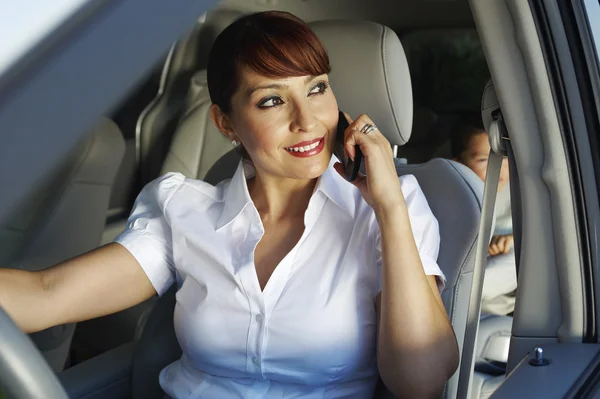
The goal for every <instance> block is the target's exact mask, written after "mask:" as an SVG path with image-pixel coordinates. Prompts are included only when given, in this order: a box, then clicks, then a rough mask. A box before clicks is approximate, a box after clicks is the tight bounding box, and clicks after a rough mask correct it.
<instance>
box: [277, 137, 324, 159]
mask: <svg viewBox="0 0 600 399" xmlns="http://www.w3.org/2000/svg"><path fill="white" fill-rule="evenodd" d="M324 143H325V140H324V138H323V137H321V138H318V139H314V140H310V141H303V142H301V143H298V144H296V145H294V146H293V147H286V148H285V150H286V151H287V152H288V153H289V154H291V155H293V156H295V157H300V158H306V157H312V156H314V155H317V154H318V153H320V152H321V151H322V150H323V147H325V146H324Z"/></svg>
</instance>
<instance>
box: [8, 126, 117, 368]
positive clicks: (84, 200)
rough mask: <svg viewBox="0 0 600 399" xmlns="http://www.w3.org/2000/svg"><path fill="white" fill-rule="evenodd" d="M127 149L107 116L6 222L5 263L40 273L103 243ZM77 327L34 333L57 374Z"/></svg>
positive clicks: (60, 327)
mask: <svg viewBox="0 0 600 399" xmlns="http://www.w3.org/2000/svg"><path fill="white" fill-rule="evenodd" d="M124 151H125V143H124V140H123V137H122V135H121V132H120V130H119V128H118V127H117V125H115V124H114V123H113V122H112V121H110V120H108V119H106V118H103V119H101V120H100V121H99V122H98V123H97V124H96V125H95V126H94V127H93V128H92V129H91V131H90V132H89V134H88V135H87V138H86V139H85V140H84V141H83V142H81V143H79V144H78V145H77V146H76V148H74V149H73V150H72V151H71V152H70V153H69V154H68V155H67V156H66V157H65V158H64V159H63V160H62V162H61V163H60V164H59V165H57V166H56V167H55V168H54V169H53V170H52V171H50V172H49V173H48V174H47V176H45V178H44V180H43V181H40V182H39V183H38V184H37V185H36V187H35V190H34V191H33V192H31V193H30V194H29V195H28V196H27V197H26V198H25V199H24V200H23V201H22V202H21V203H20V204H19V205H18V206H17V207H16V208H15V209H14V210H13V211H12V212H11V214H10V215H11V216H10V218H9V219H8V220H3V221H2V223H1V224H0V243H1V244H0V265H2V267H9V268H16V269H22V270H40V269H43V268H46V267H48V266H51V265H53V264H56V263H59V262H62V261H64V260H66V259H69V258H71V257H74V256H77V255H80V254H82V253H84V252H87V251H90V250H92V249H94V248H96V247H97V246H98V245H100V241H101V237H102V231H103V230H104V224H105V217H106V211H107V209H108V203H109V198H110V191H111V187H112V184H113V182H114V179H115V177H116V173H117V170H118V168H119V165H120V163H121V161H122V158H123V154H124ZM73 331H74V325H66V326H57V327H54V328H51V329H48V330H45V331H41V332H38V333H35V334H32V338H33V340H34V341H35V343H36V344H37V346H38V348H39V349H40V350H41V351H42V353H43V354H44V355H45V357H46V359H47V360H48V362H49V363H50V365H51V366H52V367H53V368H54V369H55V370H57V371H58V370H61V369H62V368H63V366H64V365H65V361H66V359H67V355H68V352H69V348H70V344H71V339H72V336H73Z"/></svg>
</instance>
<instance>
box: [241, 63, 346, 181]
mask: <svg viewBox="0 0 600 399" xmlns="http://www.w3.org/2000/svg"><path fill="white" fill-rule="evenodd" d="M231 105H232V112H231V114H230V125H231V129H232V133H233V135H234V136H235V137H234V139H237V140H239V141H241V143H242V144H243V145H244V148H245V149H246V151H247V152H248V154H249V155H250V158H251V159H252V163H253V164H254V167H255V168H256V171H257V173H259V174H261V176H267V175H269V176H273V177H283V178H293V179H313V178H316V177H319V176H320V175H321V174H322V173H323V172H324V171H325V169H326V168H327V166H328V165H329V161H330V159H331V154H332V151H333V145H334V140H335V132H336V126H337V119H338V105H337V102H336V99H335V96H334V95H333V93H332V91H331V89H330V87H329V80H328V76H327V75H320V76H300V77H290V78H283V79H273V78H267V77H264V76H261V75H259V74H258V73H256V72H254V71H253V70H251V69H249V68H246V69H244V70H243V71H242V79H241V85H240V87H239V89H238V91H237V92H236V93H235V94H234V96H233V98H232V100H231ZM230 138H231V137H230Z"/></svg>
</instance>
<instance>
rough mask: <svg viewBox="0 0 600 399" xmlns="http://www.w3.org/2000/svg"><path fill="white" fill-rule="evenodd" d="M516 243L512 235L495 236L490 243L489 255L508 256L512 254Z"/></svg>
mask: <svg viewBox="0 0 600 399" xmlns="http://www.w3.org/2000/svg"><path fill="white" fill-rule="evenodd" d="M514 242H515V241H514V238H513V235H512V234H508V235H505V236H494V237H492V241H491V242H490V246H489V248H488V254H489V255H490V256H496V255H506V254H507V253H509V252H510V250H511V248H512V247H513V244H514Z"/></svg>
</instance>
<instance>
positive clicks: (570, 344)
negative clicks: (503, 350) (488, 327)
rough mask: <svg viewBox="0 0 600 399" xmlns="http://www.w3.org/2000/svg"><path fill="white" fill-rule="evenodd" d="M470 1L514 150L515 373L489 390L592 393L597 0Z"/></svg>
mask: <svg viewBox="0 0 600 399" xmlns="http://www.w3.org/2000/svg"><path fill="white" fill-rule="evenodd" d="M471 5H472V9H473V12H474V16H475V20H476V23H477V26H478V31H479V34H480V36H481V38H482V43H483V46H484V51H485V53H486V58H487V60H488V64H489V66H490V70H491V75H492V78H493V80H494V84H495V87H496V91H497V93H498V98H499V101H500V106H501V110H502V115H503V117H504V119H505V121H506V128H507V130H508V133H509V137H510V142H511V146H512V149H513V153H514V155H513V156H512V159H511V166H513V165H514V168H511V182H512V181H518V184H515V185H514V186H515V187H514V188H513V187H511V188H512V189H513V190H514V194H515V195H514V196H513V216H514V220H515V240H516V242H517V243H518V244H519V245H518V246H517V268H518V284H519V288H518V290H517V305H516V310H515V315H514V325H513V330H512V337H511V348H510V355H509V364H508V368H509V373H510V374H509V376H508V377H507V379H506V381H505V382H504V383H503V384H502V385H501V386H500V387H499V388H498V390H497V391H496V392H495V393H494V395H493V397H494V398H509V397H511V398H512V397H547V398H555V397H556V398H559V397H561V398H562V397H589V396H590V395H591V394H592V393H593V392H595V390H596V389H597V388H596V383H597V381H596V378H597V374H598V373H596V370H597V367H598V366H599V365H600V357H599V356H598V354H599V349H600V347H599V346H598V345H597V342H598V339H597V338H598V337H597V327H598V325H597V323H598V320H599V319H598V313H597V312H598V308H599V307H598V306H597V305H598V304H597V300H598V298H599V296H598V295H597V294H598V284H597V273H598V255H599V253H598V246H599V241H598V240H599V238H598V227H599V226H600V222H599V221H600V212H599V210H600V208H599V206H598V187H599V186H600V184H599V182H600V180H599V175H600V163H599V157H600V155H599V154H600V151H599V150H600V147H599V145H598V138H599V137H600V136H599V133H600V129H599V119H598V115H599V113H598V109H599V108H598V107H599V106H600V96H599V94H600V89H599V88H600V75H599V72H598V71H599V68H598V65H599V64H598V59H599V58H598V51H597V49H598V48H600V47H598V45H600V36H599V35H598V33H599V29H600V5H599V4H598V1H597V0H595V1H592V0H590V1H584V0H573V1H551V0H548V1H544V0H530V1H528V2H526V1H522V0H502V1H491V0H490V1H486V0H473V1H472V2H471ZM513 179H514V180H513ZM511 186H512V183H511ZM535 348H540V349H541V351H538V352H539V355H538V358H537V359H535V358H534V355H533V353H535Z"/></svg>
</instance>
